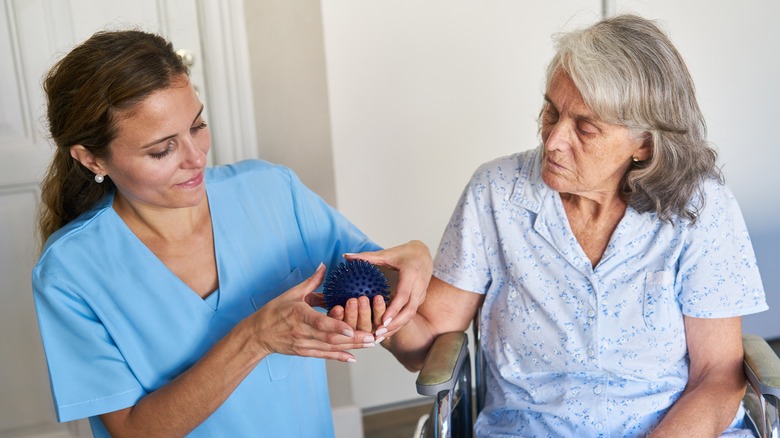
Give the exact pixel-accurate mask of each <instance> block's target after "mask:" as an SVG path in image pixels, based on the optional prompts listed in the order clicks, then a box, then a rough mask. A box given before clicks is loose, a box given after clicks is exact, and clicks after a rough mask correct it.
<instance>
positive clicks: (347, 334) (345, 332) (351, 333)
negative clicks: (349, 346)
mask: <svg viewBox="0 0 780 438" xmlns="http://www.w3.org/2000/svg"><path fill="white" fill-rule="evenodd" d="M341 333H342V334H343V335H344V336H348V337H350V338H351V337H353V336H355V332H353V331H352V330H350V329H346V330H344V331H343V332H341Z"/></svg>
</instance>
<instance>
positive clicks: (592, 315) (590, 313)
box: [588, 309, 596, 318]
mask: <svg viewBox="0 0 780 438" xmlns="http://www.w3.org/2000/svg"><path fill="white" fill-rule="evenodd" d="M588 316H589V317H591V318H593V317H594V316H596V311H595V310H593V309H590V310H588Z"/></svg>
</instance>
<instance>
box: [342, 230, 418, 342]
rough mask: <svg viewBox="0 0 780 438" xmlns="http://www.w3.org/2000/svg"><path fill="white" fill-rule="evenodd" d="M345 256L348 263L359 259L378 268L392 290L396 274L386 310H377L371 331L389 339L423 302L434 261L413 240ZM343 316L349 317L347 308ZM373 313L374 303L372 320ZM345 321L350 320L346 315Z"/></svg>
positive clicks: (375, 306)
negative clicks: (374, 326) (375, 326)
mask: <svg viewBox="0 0 780 438" xmlns="http://www.w3.org/2000/svg"><path fill="white" fill-rule="evenodd" d="M344 257H345V258H346V259H347V260H357V259H359V260H365V261H367V262H370V263H373V264H375V265H377V266H378V267H379V268H380V269H382V271H383V272H384V273H385V275H387V276H388V279H389V280H391V281H390V282H391V287H392V283H393V282H394V281H393V280H394V278H395V277H396V275H397V277H398V280H397V283H398V284H397V287H396V288H395V291H394V292H393V294H392V295H391V299H390V304H389V305H388V306H387V309H382V310H381V311H380V315H379V318H380V321H381V322H380V324H378V325H377V327H378V328H377V329H376V330H375V332H374V333H375V335H376V337H377V338H380V337H389V336H390V335H392V334H394V333H395V332H397V331H398V330H400V329H401V327H403V326H404V325H406V323H408V322H409V321H410V320H411V319H412V317H413V316H414V315H415V314H416V313H417V308H418V307H420V304H422V302H423V300H425V294H426V292H427V290H428V282H430V280H431V273H432V272H433V261H432V259H431V253H430V251H429V250H428V247H427V246H426V245H425V244H424V243H422V242H420V241H419V240H413V241H411V242H409V243H406V244H403V245H399V246H396V247H393V248H389V249H385V250H381V251H374V252H363V253H359V254H345V255H344ZM396 271H397V272H396ZM382 304H383V305H384V303H382ZM346 313H347V314H349V309H346ZM376 313H377V303H374V317H375V318H376V317H377V315H376ZM344 318H345V320H348V319H349V317H348V316H345V317H344ZM361 327H364V326H361Z"/></svg>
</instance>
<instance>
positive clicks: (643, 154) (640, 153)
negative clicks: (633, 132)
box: [633, 131, 653, 161]
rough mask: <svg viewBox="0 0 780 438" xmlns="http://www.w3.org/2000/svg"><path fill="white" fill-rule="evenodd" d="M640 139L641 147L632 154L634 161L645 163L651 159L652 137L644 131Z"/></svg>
mask: <svg viewBox="0 0 780 438" xmlns="http://www.w3.org/2000/svg"><path fill="white" fill-rule="evenodd" d="M640 137H641V138H642V139H643V141H642V146H639V149H637V150H636V152H634V156H633V159H634V161H647V160H649V159H650V158H652V157H653V135H652V134H651V133H650V132H648V131H645V132H643V133H642V134H641V135H640Z"/></svg>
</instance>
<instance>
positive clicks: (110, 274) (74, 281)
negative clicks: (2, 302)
mask: <svg viewBox="0 0 780 438" xmlns="http://www.w3.org/2000/svg"><path fill="white" fill-rule="evenodd" d="M44 88H45V91H46V94H47V98H48V122H49V125H50V132H51V136H52V139H53V140H54V142H55V143H56V146H57V148H56V152H55V154H54V157H53V160H52V163H51V165H50V167H49V170H48V172H47V174H46V176H45V179H44V181H43V184H42V206H41V211H40V216H39V228H40V234H41V238H42V241H43V242H45V244H44V246H43V249H42V253H41V256H40V260H39V262H38V264H37V265H36V266H35V268H34V270H33V273H32V285H33V292H34V298H35V304H36V310H37V314H38V321H39V325H40V330H41V335H42V339H43V344H44V349H45V352H46V358H47V362H48V365H49V374H50V379H51V388H52V394H53V398H54V404H55V410H56V412H57V416H58V419H59V421H70V420H75V419H79V418H87V417H88V418H89V419H90V423H91V426H92V430H93V433H94V435H95V436H96V437H104V436H122V435H128V434H131V435H140V436H183V435H189V436H259V435H263V436H274V437H285V436H296V437H303V436H305V437H311V436H326V437H327V436H331V435H332V434H333V425H332V420H331V414H330V411H331V410H330V405H329V399H328V394H327V385H326V380H325V379H326V376H325V366H324V361H323V360H322V359H331V360H338V361H343V362H354V360H355V358H354V356H353V355H352V354H350V353H349V352H348V350H350V349H355V348H363V347H370V346H373V345H374V344H375V341H376V340H377V338H379V337H382V336H388V335H391V334H394V333H395V332H396V331H397V330H398V329H399V328H400V327H402V326H403V325H404V324H405V323H406V322H407V321H408V320H409V319H410V318H411V316H412V315H413V314H414V313H415V311H416V309H417V307H418V306H419V304H420V302H421V301H422V300H423V298H424V294H425V289H426V287H427V284H428V280H429V278H430V273H431V260H430V255H429V253H428V249H427V248H426V247H425V245H423V244H422V243H420V242H417V241H413V242H410V243H408V244H405V245H401V246H399V247H395V248H391V249H388V250H381V248H379V247H378V246H377V245H376V244H375V243H373V242H372V241H371V240H369V239H368V238H367V237H366V236H365V235H364V234H363V233H361V232H360V231H359V230H358V229H357V228H356V227H355V226H353V225H352V224H351V223H350V222H349V221H347V220H346V219H345V218H344V217H343V216H342V215H340V214H339V213H338V212H337V211H335V210H334V209H333V208H331V207H330V206H328V205H327V204H326V203H325V202H324V201H323V200H322V199H320V198H319V197H318V196H317V195H315V194H314V193H313V192H312V191H310V190H309V189H307V188H306V187H305V186H304V185H303V184H302V183H301V182H300V181H299V180H298V178H297V177H296V175H295V174H294V173H293V172H292V171H290V170H289V169H287V168H284V167H281V166H278V165H273V164H269V163H267V162H263V161H259V160H254V161H244V162H240V163H237V164H234V165H228V166H220V167H206V155H207V153H208V150H209V148H210V138H209V131H208V125H207V123H206V120H205V119H204V116H203V109H204V108H203V104H202V103H201V102H200V100H199V99H198V95H197V93H196V92H195V91H194V89H193V87H192V84H191V83H190V81H189V78H188V71H187V68H186V67H185V66H184V65H183V64H182V62H181V60H180V59H179V57H178V56H177V55H176V53H175V52H174V50H173V48H172V45H171V44H170V43H169V42H168V41H166V40H164V39H163V38H161V37H159V36H157V35H154V34H149V33H145V32H139V31H118V32H101V33H97V34H95V35H93V36H92V37H91V38H89V39H88V40H87V41H86V42H84V43H83V44H81V45H80V46H78V47H76V48H75V49H74V50H73V51H71V52H70V53H69V54H68V55H66V56H65V57H64V58H63V59H62V60H61V61H60V62H59V63H57V64H56V65H55V66H54V67H53V68H52V69H51V71H50V72H49V73H48V75H47V77H46V79H45V83H44ZM354 253H362V254H354ZM344 254H352V255H349V256H348V257H352V258H361V259H365V260H368V261H371V262H373V263H375V264H377V265H379V266H381V267H383V268H384V269H388V268H389V269H393V270H399V271H400V275H399V284H398V288H397V291H396V294H395V296H394V298H393V300H392V302H391V304H390V305H389V306H388V307H387V309H384V303H383V302H382V301H381V300H378V302H377V303H376V306H381V308H375V313H376V314H378V315H382V314H383V320H381V321H380V320H376V321H371V323H369V324H366V323H365V320H366V318H367V315H370V311H371V309H370V306H369V305H367V303H360V304H361V305H360V306H358V305H357V303H355V302H352V303H350V304H349V305H348V306H347V309H346V310H342V309H339V310H340V311H341V312H346V316H345V315H344V314H343V313H342V314H340V315H339V319H336V318H332V317H329V316H327V315H325V314H323V313H322V312H318V311H317V310H315V309H314V307H315V306H318V305H321V304H322V298H321V296H320V295H318V294H316V293H314V291H315V289H316V288H317V287H318V286H319V285H320V283H321V282H322V279H323V277H324V275H325V272H326V267H327V266H331V265H334V264H336V263H338V262H339V261H341V260H343V258H342V257H343V255H344ZM385 310H386V311H385ZM350 321H361V324H360V325H359V326H358V325H357V324H356V323H354V322H353V323H349V322H350ZM361 329H362V330H361Z"/></svg>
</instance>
